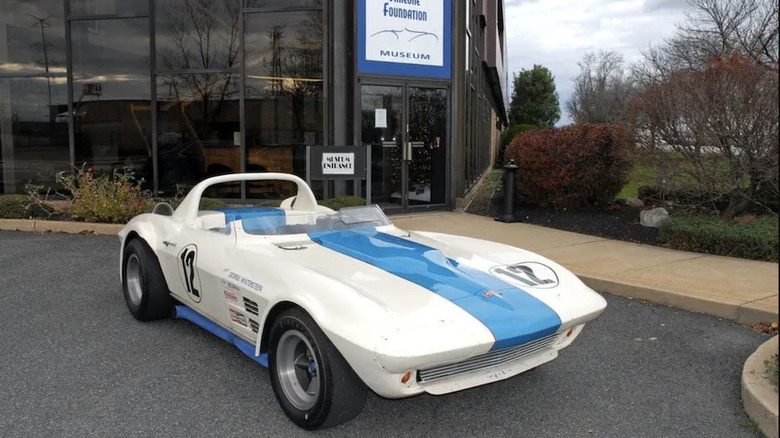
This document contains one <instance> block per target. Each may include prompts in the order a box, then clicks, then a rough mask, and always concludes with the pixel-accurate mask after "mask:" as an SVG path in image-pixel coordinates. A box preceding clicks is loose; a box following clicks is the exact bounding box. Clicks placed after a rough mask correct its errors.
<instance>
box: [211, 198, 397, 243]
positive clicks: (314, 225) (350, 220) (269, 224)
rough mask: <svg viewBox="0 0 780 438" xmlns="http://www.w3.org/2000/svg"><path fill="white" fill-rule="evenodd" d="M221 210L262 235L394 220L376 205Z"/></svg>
mask: <svg viewBox="0 0 780 438" xmlns="http://www.w3.org/2000/svg"><path fill="white" fill-rule="evenodd" d="M220 211H221V212H223V213H224V214H225V220H226V222H227V223H230V222H234V221H235V222H240V224H241V228H242V229H243V230H244V232H245V233H247V234H251V235H258V236H269V235H284V234H302V233H318V232H323V231H335V230H347V229H351V228H362V227H380V226H384V225H390V224H391V222H390V220H389V219H388V218H387V216H385V214H384V213H383V212H382V210H381V209H380V208H379V207H378V206H376V205H371V206H365V207H362V206H361V207H347V208H342V209H341V210H339V211H336V212H332V213H328V212H297V211H289V210H283V209H280V208H268V207H251V208H226V209H220Z"/></svg>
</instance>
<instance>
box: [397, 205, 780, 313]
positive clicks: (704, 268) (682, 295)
mask: <svg viewBox="0 0 780 438" xmlns="http://www.w3.org/2000/svg"><path fill="white" fill-rule="evenodd" d="M392 221H393V223H394V224H396V225H397V226H398V227H400V228H404V229H407V230H420V231H436V232H441V233H451V234H460V235H464V236H470V237H476V238H480V239H485V240H492V241H494V242H500V243H505V244H507V245H512V246H518V247H521V248H525V249H528V250H530V251H533V252H536V253H539V254H541V255H543V256H545V257H547V258H550V259H552V260H554V261H556V262H558V263H560V264H561V265H563V266H565V267H567V268H569V269H570V270H571V271H572V272H574V273H575V274H577V275H578V276H579V277H580V278H581V279H582V280H583V281H584V282H585V283H586V284H588V285H589V286H590V287H591V288H593V289H595V290H597V291H600V292H607V293H611V294H614V295H622V296H626V297H632V298H638V299H644V300H648V301H652V302H654V303H658V304H663V305H668V306H673V307H678V308H681V309H686V310H690V311H694V312H699V313H706V314H710V315H715V316H719V317H722V318H727V319H730V320H734V321H737V322H740V323H745V324H754V323H758V322H777V320H778V264H777V263H768V262H757V261H752V260H744V259H737V258H732V257H721V256H713V255H707V254H700V253H692V252H684V251H675V250H671V249H665V248H659V247H655V246H649V245H641V244H637V243H630V242H622V241H615V240H609V239H604V238H601V237H594V236H586V235H583V234H576V233H570V232H568V231H560V230H554V229H550V228H544V227H540V226H536V225H529V224H524V223H513V224H505V223H502V222H496V221H494V220H493V219H492V218H489V217H484V216H475V215H471V214H465V213H431V214H420V215H414V216H394V217H392Z"/></svg>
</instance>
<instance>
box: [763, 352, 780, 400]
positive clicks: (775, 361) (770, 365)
mask: <svg viewBox="0 0 780 438" xmlns="http://www.w3.org/2000/svg"><path fill="white" fill-rule="evenodd" d="M779 361H780V357H779V356H778V355H776V354H775V355H774V356H772V357H771V358H769V360H767V361H766V377H767V379H769V381H770V382H772V385H774V386H775V392H777V389H778V371H779V370H780V362H779Z"/></svg>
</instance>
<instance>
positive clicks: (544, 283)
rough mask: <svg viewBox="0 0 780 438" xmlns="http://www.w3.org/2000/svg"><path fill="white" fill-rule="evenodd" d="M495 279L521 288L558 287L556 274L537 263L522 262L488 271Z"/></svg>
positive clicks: (547, 267)
mask: <svg viewBox="0 0 780 438" xmlns="http://www.w3.org/2000/svg"><path fill="white" fill-rule="evenodd" d="M490 273H491V274H493V275H495V276H496V277H498V278H500V279H502V280H504V281H506V282H508V283H511V284H514V285H517V286H521V287H532V288H535V289H552V288H554V287H556V286H558V274H556V273H555V271H554V270H553V269H552V268H550V267H549V266H547V265H545V264H542V263H539V262H522V263H515V264H513V265H505V266H496V267H494V268H492V269H490Z"/></svg>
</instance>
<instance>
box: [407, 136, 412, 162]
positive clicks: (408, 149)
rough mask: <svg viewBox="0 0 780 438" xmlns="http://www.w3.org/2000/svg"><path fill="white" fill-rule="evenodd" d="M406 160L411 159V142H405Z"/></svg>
mask: <svg viewBox="0 0 780 438" xmlns="http://www.w3.org/2000/svg"><path fill="white" fill-rule="evenodd" d="M406 161H412V142H411V141H407V142H406Z"/></svg>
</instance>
